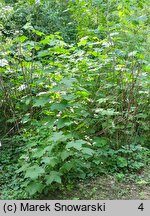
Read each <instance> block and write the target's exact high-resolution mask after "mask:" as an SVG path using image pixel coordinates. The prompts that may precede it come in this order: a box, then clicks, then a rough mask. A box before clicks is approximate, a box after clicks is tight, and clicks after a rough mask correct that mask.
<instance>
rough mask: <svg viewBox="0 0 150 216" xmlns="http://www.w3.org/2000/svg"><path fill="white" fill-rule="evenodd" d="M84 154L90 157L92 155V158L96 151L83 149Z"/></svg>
mask: <svg viewBox="0 0 150 216" xmlns="http://www.w3.org/2000/svg"><path fill="white" fill-rule="evenodd" d="M82 153H83V154H88V155H90V156H92V155H93V154H94V153H95V152H94V150H93V149H90V148H85V147H84V148H82Z"/></svg>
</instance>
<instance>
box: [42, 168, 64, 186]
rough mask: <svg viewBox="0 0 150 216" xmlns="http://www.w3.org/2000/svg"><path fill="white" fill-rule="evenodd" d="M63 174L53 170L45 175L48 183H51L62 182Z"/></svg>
mask: <svg viewBox="0 0 150 216" xmlns="http://www.w3.org/2000/svg"><path fill="white" fill-rule="evenodd" d="M60 176H61V174H60V173H59V172H56V171H51V172H50V174H49V175H47V176H46V177H45V179H46V184H47V185H51V183H52V182H57V183H59V184H61V177H60Z"/></svg>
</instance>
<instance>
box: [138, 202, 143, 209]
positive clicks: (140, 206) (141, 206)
mask: <svg viewBox="0 0 150 216" xmlns="http://www.w3.org/2000/svg"><path fill="white" fill-rule="evenodd" d="M138 209H139V210H141V211H143V210H144V205H143V203H141V204H140V205H139V207H138Z"/></svg>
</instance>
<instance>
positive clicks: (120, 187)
mask: <svg viewBox="0 0 150 216" xmlns="http://www.w3.org/2000/svg"><path fill="white" fill-rule="evenodd" d="M44 199H45V198H44ZM47 199H63V200H68V199H70V200H76V199H77V200H118V199H119V200H139V199H140V200H150V169H149V168H147V169H145V170H144V171H142V172H140V173H136V174H130V173H128V174H126V175H125V174H122V173H118V174H114V175H102V176H97V177H93V178H90V179H87V180H83V181H79V182H76V184H75V185H70V186H68V188H66V189H65V190H63V192H62V191H58V194H55V195H51V196H50V197H47Z"/></svg>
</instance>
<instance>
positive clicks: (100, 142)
mask: <svg viewBox="0 0 150 216" xmlns="http://www.w3.org/2000/svg"><path fill="white" fill-rule="evenodd" d="M93 142H94V145H95V146H97V147H103V146H106V145H107V140H106V139H105V138H101V137H95V138H94V139H93Z"/></svg>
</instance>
